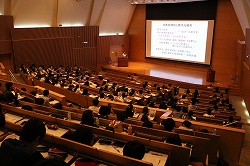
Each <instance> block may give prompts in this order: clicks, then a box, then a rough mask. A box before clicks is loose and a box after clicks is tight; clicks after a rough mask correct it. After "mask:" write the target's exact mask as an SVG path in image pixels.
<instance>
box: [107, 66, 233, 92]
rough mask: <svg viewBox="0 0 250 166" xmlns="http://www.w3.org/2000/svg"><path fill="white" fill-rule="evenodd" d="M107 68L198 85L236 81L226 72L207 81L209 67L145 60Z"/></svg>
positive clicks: (227, 84) (224, 85)
mask: <svg viewBox="0 0 250 166" xmlns="http://www.w3.org/2000/svg"><path fill="white" fill-rule="evenodd" d="M104 67H106V68H111V69H114V70H120V71H125V72H130V73H138V74H145V75H149V76H155V77H160V78H166V79H171V80H177V81H182V82H187V83H192V84H198V85H207V86H208V85H209V84H212V85H213V86H214V87H216V86H218V87H224V88H227V87H228V86H229V85H232V84H233V83H234V82H233V81H232V80H231V78H232V76H228V75H225V74H219V73H216V74H215V80H214V82H207V81H206V77H207V68H204V67H197V66H195V67H183V66H174V65H168V64H166V65H163V64H152V63H144V62H129V65H128V67H118V64H117V63H113V64H111V65H104Z"/></svg>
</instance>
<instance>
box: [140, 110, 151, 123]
mask: <svg viewBox="0 0 250 166" xmlns="http://www.w3.org/2000/svg"><path fill="white" fill-rule="evenodd" d="M148 111H149V110H148V107H144V108H143V109H142V114H140V115H139V117H138V120H140V121H142V122H145V121H146V120H149V118H148Z"/></svg>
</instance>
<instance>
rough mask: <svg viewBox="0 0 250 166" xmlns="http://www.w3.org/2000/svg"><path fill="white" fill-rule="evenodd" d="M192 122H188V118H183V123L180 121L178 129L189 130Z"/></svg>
mask: <svg viewBox="0 0 250 166" xmlns="http://www.w3.org/2000/svg"><path fill="white" fill-rule="evenodd" d="M191 125H192V123H191V122H189V121H188V120H185V121H184V122H183V123H182V126H180V127H179V129H183V130H191V131H193V129H191V128H190V127H191Z"/></svg>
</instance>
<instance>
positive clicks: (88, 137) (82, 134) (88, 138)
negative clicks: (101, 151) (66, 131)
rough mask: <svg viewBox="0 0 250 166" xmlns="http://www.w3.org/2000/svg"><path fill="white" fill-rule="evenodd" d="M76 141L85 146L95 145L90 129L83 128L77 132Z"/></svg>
mask: <svg viewBox="0 0 250 166" xmlns="http://www.w3.org/2000/svg"><path fill="white" fill-rule="evenodd" d="M74 135H75V141H76V142H80V143H83V144H85V145H90V146H91V145H93V133H92V131H91V129H90V128H88V127H85V126H81V127H79V128H78V129H76V131H75V134H74Z"/></svg>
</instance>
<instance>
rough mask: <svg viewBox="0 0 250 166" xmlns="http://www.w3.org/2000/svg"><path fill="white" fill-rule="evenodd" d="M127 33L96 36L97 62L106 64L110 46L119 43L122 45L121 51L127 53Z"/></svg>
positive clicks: (128, 47) (128, 46)
mask: <svg viewBox="0 0 250 166" xmlns="http://www.w3.org/2000/svg"><path fill="white" fill-rule="evenodd" d="M129 38H130V37H129V35H115V36H100V37H99V38H98V49H97V50H98V53H97V56H98V64H108V58H109V55H110V46H112V45H120V46H122V47H123V51H125V52H126V53H127V54H128V57H130V54H129V49H130V45H129V40H130V39H129Z"/></svg>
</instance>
